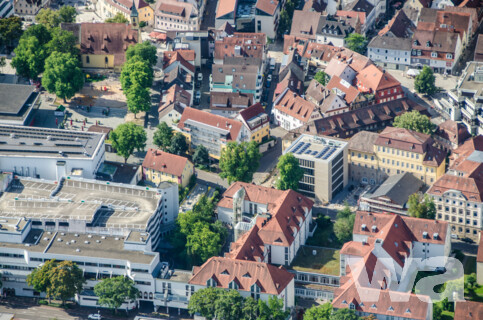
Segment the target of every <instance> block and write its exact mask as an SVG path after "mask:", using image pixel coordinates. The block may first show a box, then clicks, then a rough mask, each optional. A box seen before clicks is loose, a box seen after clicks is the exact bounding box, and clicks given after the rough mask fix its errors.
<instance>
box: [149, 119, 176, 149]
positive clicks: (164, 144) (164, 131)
mask: <svg viewBox="0 0 483 320" xmlns="http://www.w3.org/2000/svg"><path fill="white" fill-rule="evenodd" d="M173 135H174V134H173V129H172V128H171V127H170V126H168V124H167V123H166V122H164V121H163V122H161V123H160V124H159V125H158V129H157V130H156V132H154V136H153V143H154V144H155V145H156V146H158V148H159V149H161V150H163V151H168V149H169V147H170V146H171V139H172V138H173Z"/></svg>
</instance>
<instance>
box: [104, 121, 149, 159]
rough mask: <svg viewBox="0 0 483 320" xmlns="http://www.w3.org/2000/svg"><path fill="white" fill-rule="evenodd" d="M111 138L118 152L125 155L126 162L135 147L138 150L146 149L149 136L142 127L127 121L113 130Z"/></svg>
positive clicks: (122, 155)
mask: <svg viewBox="0 0 483 320" xmlns="http://www.w3.org/2000/svg"><path fill="white" fill-rule="evenodd" d="M110 140H111V142H112V146H113V148H114V149H116V151H117V154H118V155H120V156H121V157H123V158H124V162H126V161H127V159H128V158H129V156H131V155H132V154H133V153H134V150H135V149H137V150H138V151H142V150H144V148H145V147H146V140H147V137H146V131H144V129H143V128H142V127H140V126H138V125H135V124H134V123H132V122H127V123H123V124H120V125H119V126H118V127H117V128H116V129H114V131H112V132H111V136H110Z"/></svg>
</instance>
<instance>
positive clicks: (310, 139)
mask: <svg viewBox="0 0 483 320" xmlns="http://www.w3.org/2000/svg"><path fill="white" fill-rule="evenodd" d="M284 153H292V154H293V155H294V156H295V157H296V158H297V159H298V160H299V164H300V166H301V167H302V169H303V170H304V177H303V178H302V180H300V181H299V191H300V192H301V193H303V194H305V195H307V196H309V197H311V198H314V199H315V200H316V201H320V202H327V201H330V200H332V198H333V197H334V196H335V195H336V194H337V193H338V192H340V191H341V190H342V189H343V188H344V187H345V186H346V185H347V183H348V165H347V142H345V141H343V140H338V139H333V138H328V137H317V136H311V135H308V134H302V135H300V136H299V137H298V138H297V139H296V140H294V141H293V142H292V144H291V145H290V146H289V147H288V148H287V149H286V150H285V151H284Z"/></svg>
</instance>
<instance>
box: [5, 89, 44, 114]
mask: <svg viewBox="0 0 483 320" xmlns="http://www.w3.org/2000/svg"><path fill="white" fill-rule="evenodd" d="M34 90H35V88H34V86H27V85H23V84H8V83H0V101H1V102H2V103H0V115H2V116H5V115H7V116H18V115H19V113H20V112H21V111H22V108H23V107H24V105H25V104H26V103H27V100H29V97H30V96H31V95H32V93H34ZM36 96H37V94H35V97H36Z"/></svg>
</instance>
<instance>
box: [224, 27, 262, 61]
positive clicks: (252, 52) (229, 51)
mask: <svg viewBox="0 0 483 320" xmlns="http://www.w3.org/2000/svg"><path fill="white" fill-rule="evenodd" d="M266 39H267V37H266V35H265V34H264V33H246V32H235V33H234V34H233V36H231V37H225V38H223V39H222V40H217V41H216V42H215V53H214V55H215V59H223V58H225V57H237V56H241V57H254V58H260V59H261V58H263V53H264V49H265V44H266Z"/></svg>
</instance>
